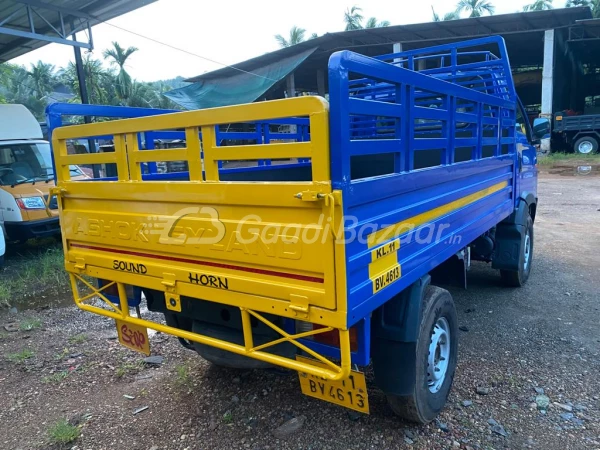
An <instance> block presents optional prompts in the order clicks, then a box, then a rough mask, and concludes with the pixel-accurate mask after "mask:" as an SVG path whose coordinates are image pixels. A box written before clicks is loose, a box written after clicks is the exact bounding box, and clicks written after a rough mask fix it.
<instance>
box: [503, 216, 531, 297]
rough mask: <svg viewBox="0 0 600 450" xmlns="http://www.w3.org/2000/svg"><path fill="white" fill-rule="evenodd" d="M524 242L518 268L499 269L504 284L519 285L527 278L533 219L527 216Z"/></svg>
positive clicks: (529, 271) (529, 268)
mask: <svg viewBox="0 0 600 450" xmlns="http://www.w3.org/2000/svg"><path fill="white" fill-rule="evenodd" d="M523 239H524V242H523V245H522V246H521V254H520V256H519V270H501V271H500V276H501V277H502V282H503V283H504V284H505V285H506V286H510V287H521V286H523V285H524V284H525V283H526V282H527V280H528V279H529V274H530V273H531V263H532V262H533V219H532V218H531V216H529V217H527V225H526V229H525V234H524V237H523Z"/></svg>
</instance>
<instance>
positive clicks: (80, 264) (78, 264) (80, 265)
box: [75, 257, 85, 270]
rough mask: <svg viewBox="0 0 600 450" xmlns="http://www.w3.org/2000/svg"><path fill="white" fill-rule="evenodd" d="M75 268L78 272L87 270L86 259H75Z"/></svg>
mask: <svg viewBox="0 0 600 450" xmlns="http://www.w3.org/2000/svg"><path fill="white" fill-rule="evenodd" d="M75 268H76V269H78V270H85V259H83V258H82V257H79V258H75Z"/></svg>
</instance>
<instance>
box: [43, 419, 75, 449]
mask: <svg viewBox="0 0 600 450" xmlns="http://www.w3.org/2000/svg"><path fill="white" fill-rule="evenodd" d="M79 433H80V431H79V428H77V427H76V426H74V425H71V424H70V423H69V422H67V421H66V420H65V419H61V420H59V421H58V422H57V423H55V424H54V425H52V426H51V427H50V429H49V430H48V436H49V437H50V440H51V441H52V443H53V444H59V445H65V444H68V443H70V442H73V441H74V440H75V439H77V438H78V437H79Z"/></svg>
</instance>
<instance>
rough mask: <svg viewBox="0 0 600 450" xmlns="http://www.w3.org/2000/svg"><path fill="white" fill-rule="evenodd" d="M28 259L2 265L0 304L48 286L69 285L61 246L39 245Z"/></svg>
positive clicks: (50, 287) (49, 287) (4, 304)
mask: <svg viewBox="0 0 600 450" xmlns="http://www.w3.org/2000/svg"><path fill="white" fill-rule="evenodd" d="M28 256H29V255H28ZM28 259H30V261H25V262H19V263H16V264H15V265H14V266H13V267H8V268H7V269H6V270H7V271H8V272H7V274H6V276H2V280H1V282H0V306H3V307H9V306H10V305H11V303H12V302H14V301H15V300H17V301H18V300H20V299H22V298H24V297H31V296H32V295H35V294H36V293H39V292H44V291H48V290H54V291H57V292H58V291H64V290H66V289H67V288H68V287H69V277H68V275H67V272H66V271H65V267H64V264H65V263H64V256H63V250H62V247H59V246H53V247H49V248H47V249H46V250H41V249H40V250H39V252H38V251H36V252H35V253H32V254H31V255H30V258H29V257H28ZM33 261H35V262H34V263H33Z"/></svg>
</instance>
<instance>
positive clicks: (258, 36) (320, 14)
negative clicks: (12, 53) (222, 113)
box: [11, 0, 565, 81]
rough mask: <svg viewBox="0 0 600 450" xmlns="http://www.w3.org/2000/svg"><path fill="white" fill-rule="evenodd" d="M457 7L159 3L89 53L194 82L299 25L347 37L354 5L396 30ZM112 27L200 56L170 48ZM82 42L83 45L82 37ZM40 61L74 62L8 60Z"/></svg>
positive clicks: (57, 54) (47, 50) (64, 49)
mask: <svg viewBox="0 0 600 450" xmlns="http://www.w3.org/2000/svg"><path fill="white" fill-rule="evenodd" d="M491 2H492V4H494V5H495V7H496V15H497V14H507V13H514V12H517V11H522V9H523V6H524V5H526V4H527V3H532V2H533V0H491ZM456 3H457V0H425V1H419V0H395V1H390V0H362V1H360V0H303V1H301V2H291V1H283V0H279V1H277V0H272V1H268V0H252V1H244V0H238V1H232V0H220V1H206V0H158V1H157V2H155V3H152V4H150V5H148V6H144V7H142V8H140V9H138V10H135V11H133V12H131V13H129V14H126V15H124V16H121V17H118V18H116V19H113V20H110V21H109V22H108V23H105V24H100V25H97V26H95V27H94V28H93V29H92V34H93V38H94V46H95V48H94V50H93V51H92V55H93V56H94V57H95V58H98V59H102V52H103V51H104V49H106V48H108V47H110V46H111V41H117V42H119V44H121V46H125V47H128V46H135V47H137V48H138V49H139V51H138V52H136V53H134V54H133V55H132V56H131V57H130V58H129V59H128V60H127V65H126V69H127V71H128V72H129V74H130V75H131V76H132V77H133V78H134V79H137V80H140V81H155V80H162V79H170V78H175V77H176V76H183V77H193V76H196V75H200V74H202V73H205V72H210V71H212V70H216V69H219V68H221V67H223V65H225V64H235V63H238V62H240V61H245V60H247V59H250V58H253V57H255V56H259V55H262V54H264V53H268V52H271V51H273V50H277V48H279V47H278V44H277V42H276V41H275V38H274V35H275V34H282V35H284V36H286V35H288V34H289V30H290V28H291V27H292V26H294V25H296V26H298V27H301V28H305V29H306V37H308V36H310V34H312V33H317V34H318V35H322V34H324V33H326V32H334V31H342V30H343V29H344V22H343V17H344V11H345V10H346V8H348V7H352V6H353V5H358V6H360V7H361V8H362V9H363V15H364V16H365V17H373V16H374V17H376V18H377V19H378V20H389V21H390V22H391V24H392V25H402V24H409V23H421V22H428V21H430V20H431V17H432V13H431V7H432V6H433V7H434V8H435V11H436V12H437V13H438V14H439V15H440V16H443V15H444V14H445V13H447V12H450V11H452V10H454V9H455V5H456ZM564 4H565V1H564V0H554V7H555V8H558V7H563V6H564ZM110 24H114V25H116V26H118V27H120V28H124V29H126V30H129V31H132V32H135V33H138V34H141V35H143V36H146V37H149V38H152V39H154V40H156V41H160V42H163V43H166V44H169V45H171V46H174V47H178V48H180V49H183V50H186V51H189V52H191V53H194V54H196V55H198V56H192V55H188V54H185V53H183V52H180V51H177V50H174V49H172V48H169V47H165V46H163V45H161V44H158V43H155V42H152V41H150V40H148V39H145V38H142V37H139V36H135V35H133V34H131V33H129V32H127V31H123V30H120V29H117V28H115V27H113V26H111V25H110ZM79 39H80V40H82V39H83V35H81V36H80V37H79ZM200 56H201V57H203V58H201V57H200ZM204 58H208V59H204ZM38 60H42V61H44V62H47V63H52V64H54V65H55V66H57V67H59V66H66V65H67V63H68V62H69V61H71V60H73V49H72V48H71V47H70V46H65V45H61V44H49V45H46V46H44V47H42V48H40V49H38V50H35V51H32V52H30V53H28V54H26V55H23V56H21V57H19V58H16V59H14V60H12V61H11V62H13V63H16V64H22V65H26V66H29V64H30V63H33V62H36V61H38ZM209 60H212V61H216V62H218V63H220V64H217V63H216V62H212V61H209ZM106 65H107V66H108V62H106Z"/></svg>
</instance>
